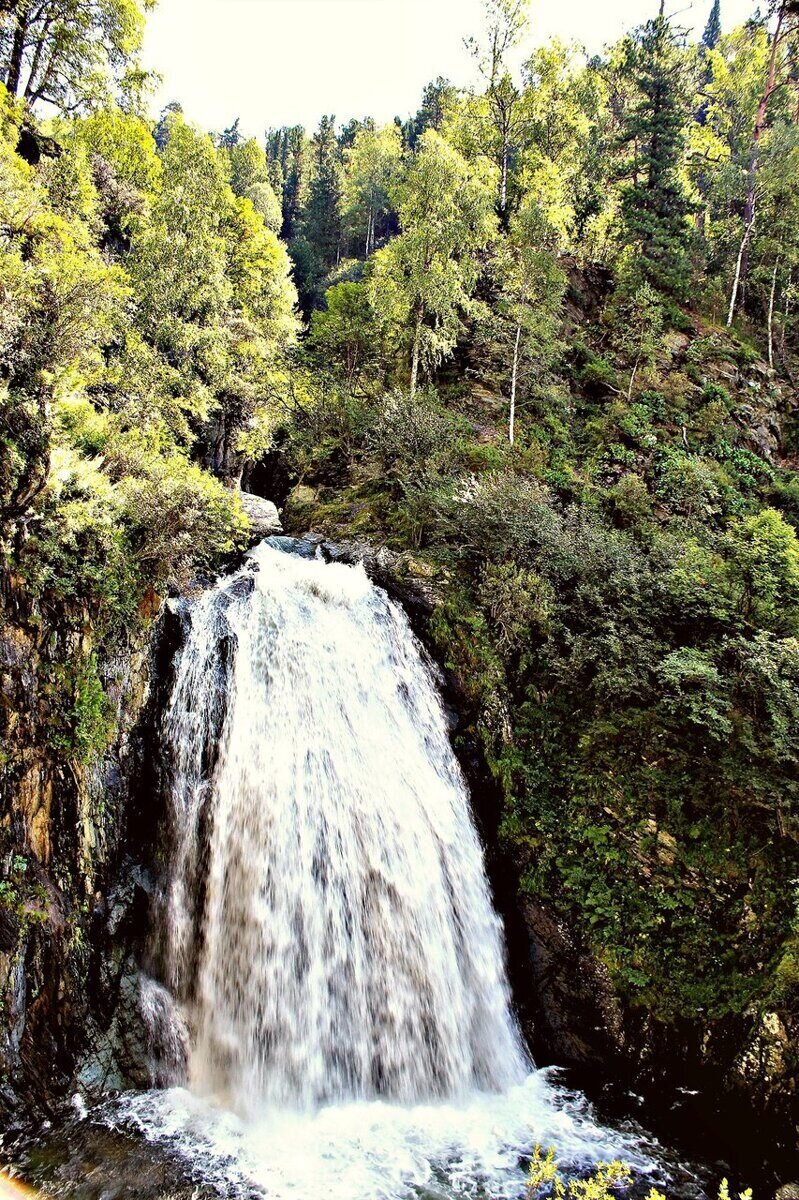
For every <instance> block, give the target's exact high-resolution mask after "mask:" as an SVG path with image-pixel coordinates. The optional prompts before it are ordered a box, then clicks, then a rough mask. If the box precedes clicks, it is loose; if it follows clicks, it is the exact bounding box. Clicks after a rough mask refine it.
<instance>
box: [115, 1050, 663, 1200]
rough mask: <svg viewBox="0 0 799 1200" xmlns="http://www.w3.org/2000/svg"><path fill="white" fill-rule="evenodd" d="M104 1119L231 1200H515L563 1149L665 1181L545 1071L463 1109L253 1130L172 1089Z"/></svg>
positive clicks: (283, 1119) (274, 1120)
mask: <svg viewBox="0 0 799 1200" xmlns="http://www.w3.org/2000/svg"><path fill="white" fill-rule="evenodd" d="M102 1119H103V1121H104V1122H105V1123H107V1124H108V1125H109V1126H111V1127H114V1128H119V1129H123V1130H126V1131H128V1132H133V1131H135V1132H136V1133H138V1134H139V1135H140V1136H142V1137H144V1138H145V1139H147V1141H148V1142H150V1143H152V1144H154V1145H157V1146H159V1147H160V1148H161V1149H162V1150H165V1151H167V1152H168V1153H170V1154H171V1155H173V1156H176V1157H177V1158H179V1159H182V1160H183V1161H184V1162H185V1163H186V1164H187V1166H188V1167H189V1168H190V1170H191V1173H192V1177H193V1178H196V1179H197V1180H198V1181H199V1182H202V1183H203V1184H204V1185H205V1186H206V1187H209V1186H210V1187H211V1188H213V1189H214V1190H215V1191H216V1192H217V1193H218V1194H219V1195H220V1196H225V1197H230V1198H231V1200H239V1198H245V1197H246V1198H248V1200H249V1198H250V1197H254V1196H264V1197H269V1198H270V1200H300V1198H302V1200H308V1198H309V1197H312V1196H319V1195H324V1196H325V1197H326V1198H327V1200H405V1198H407V1197H413V1196H424V1197H425V1198H430V1200H432V1198H435V1200H451V1198H454V1197H475V1198H477V1197H484V1198H490V1200H516V1198H517V1197H522V1196H524V1194H525V1184H526V1160H527V1158H528V1157H529V1155H530V1154H531V1152H532V1150H533V1148H534V1147H535V1146H536V1145H540V1146H541V1147H542V1148H543V1149H547V1148H549V1147H550V1146H554V1147H555V1152H556V1156H557V1159H558V1162H559V1164H560V1165H561V1169H562V1170H563V1171H564V1172H565V1173H566V1174H569V1173H574V1174H577V1173H580V1172H583V1171H585V1170H586V1169H589V1168H590V1167H591V1166H592V1165H593V1164H595V1163H597V1162H608V1161H612V1160H614V1159H622V1160H623V1161H625V1162H626V1163H627V1164H629V1166H630V1167H631V1168H632V1169H633V1171H634V1173H635V1174H636V1176H638V1177H643V1178H644V1180H645V1181H647V1182H648V1183H651V1184H656V1185H662V1184H665V1183H666V1181H667V1172H666V1170H665V1168H664V1167H663V1165H662V1156H661V1153H660V1151H659V1148H658V1146H657V1144H656V1143H655V1142H654V1141H652V1140H651V1139H648V1138H646V1136H645V1135H643V1134H642V1133H640V1132H636V1133H633V1132H627V1131H618V1130H611V1129H608V1128H606V1127H603V1126H602V1125H600V1124H598V1123H597V1122H596V1119H595V1118H594V1116H593V1115H592V1112H591V1108H590V1105H589V1104H588V1102H587V1101H586V1100H585V1098H584V1097H583V1096H581V1095H580V1094H579V1093H577V1092H572V1091H569V1090H568V1089H565V1088H562V1087H560V1086H559V1085H558V1083H557V1078H556V1074H555V1073H553V1072H550V1071H547V1070H543V1071H536V1072H533V1073H532V1074H530V1075H529V1076H528V1077H527V1079H526V1080H525V1081H524V1082H523V1083H522V1084H520V1085H519V1086H517V1087H513V1088H511V1089H509V1090H508V1091H507V1092H506V1093H504V1094H503V1095H491V1094H476V1095H474V1096H472V1097H471V1098H470V1099H468V1100H465V1101H464V1102H462V1103H457V1104H456V1103H435V1104H418V1105H410V1106H409V1105H399V1104H391V1103H387V1102H383V1101H353V1102H349V1103H342V1104H336V1105H330V1106H327V1107H322V1108H320V1109H318V1110H317V1111H314V1112H309V1113H301V1112H292V1111H288V1110H271V1111H265V1112H263V1113H262V1114H261V1115H260V1116H257V1117H254V1118H252V1119H249V1120H247V1121H243V1120H242V1119H240V1118H239V1117H237V1116H236V1115H234V1114H233V1113H231V1112H230V1111H227V1110H225V1109H224V1108H222V1107H218V1106H215V1105H214V1104H212V1103H210V1102H208V1101H204V1100H201V1099H199V1098H198V1097H197V1096H195V1095H193V1094H192V1093H190V1092H188V1091H186V1090H184V1089H182V1088H172V1089H169V1090H166V1091H161V1092H152V1091H151V1092H138V1093H128V1094H126V1095H124V1096H122V1097H120V1098H119V1099H117V1100H115V1101H113V1102H111V1103H109V1104H108V1105H106V1106H105V1107H104V1109H103V1112H102Z"/></svg>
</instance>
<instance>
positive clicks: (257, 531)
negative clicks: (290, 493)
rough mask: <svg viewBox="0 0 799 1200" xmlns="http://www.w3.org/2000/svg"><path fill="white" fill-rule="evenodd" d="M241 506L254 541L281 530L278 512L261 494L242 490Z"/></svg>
mask: <svg viewBox="0 0 799 1200" xmlns="http://www.w3.org/2000/svg"><path fill="white" fill-rule="evenodd" d="M241 507H242V508H243V509H244V511H245V513H246V514H247V517H248V519H249V522H250V529H251V530H252V533H253V537H254V538H255V540H256V541H260V539H261V538H266V537H273V536H274V535H275V534H276V533H282V532H283V526H282V524H281V522H280V514H279V513H278V511H277V509H276V508H275V506H274V504H273V503H272V501H271V500H264V498H263V497H262V496H254V495H253V494H252V492H242V493H241Z"/></svg>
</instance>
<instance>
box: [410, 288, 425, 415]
mask: <svg viewBox="0 0 799 1200" xmlns="http://www.w3.org/2000/svg"><path fill="white" fill-rule="evenodd" d="M423 318H424V308H422V307H420V308H419V311H418V313H417V314H416V326H415V328H414V334H413V355H412V358H411V395H412V396H415V395H416V383H417V380H418V378H419V347H420V343H421V340H422V320H423Z"/></svg>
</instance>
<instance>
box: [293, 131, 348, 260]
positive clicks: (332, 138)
mask: <svg viewBox="0 0 799 1200" xmlns="http://www.w3.org/2000/svg"><path fill="white" fill-rule="evenodd" d="M311 144H312V168H311V183H310V187H309V189H308V201H307V203H306V205H305V211H304V213H303V221H302V232H303V236H304V237H305V239H306V240H307V241H308V242H309V243H310V245H311V246H312V247H313V249H314V252H315V256H316V258H317V259H318V261H319V264H320V266H321V267H323V268H324V269H325V270H327V269H329V268H330V267H332V266H333V265H334V264H335V262H336V261H337V258H338V255H339V249H340V244H341V195H342V169H341V151H340V148H339V145H338V141H337V139H336V128H335V118H334V117H328V116H325V117H322V119H321V121H320V122H319V128H318V130H317V131H316V133H315V134H314V136H313V139H312V143H311Z"/></svg>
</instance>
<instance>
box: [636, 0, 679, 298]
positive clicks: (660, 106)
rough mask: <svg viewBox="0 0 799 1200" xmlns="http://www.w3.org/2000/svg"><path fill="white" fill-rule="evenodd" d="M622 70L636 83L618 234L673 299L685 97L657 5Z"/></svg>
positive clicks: (673, 43) (671, 39)
mask: <svg viewBox="0 0 799 1200" xmlns="http://www.w3.org/2000/svg"><path fill="white" fill-rule="evenodd" d="M622 71H623V72H624V73H625V74H626V75H628V77H629V78H630V79H631V80H632V81H633V83H634V85H635V87H634V93H633V99H632V101H631V102H630V103H629V104H628V106H627V108H626V110H625V112H624V114H623V117H622V129H621V143H622V145H623V146H624V147H625V148H626V149H627V152H628V158H627V161H626V163H625V165H624V170H623V174H624V175H626V176H627V179H628V182H627V185H626V187H625V188H624V190H623V193H622V204H621V211H622V239H623V241H624V243H625V244H626V245H627V246H629V247H632V248H633V249H634V250H635V251H636V253H637V255H638V269H639V271H640V274H641V276H642V278H643V279H645V280H646V281H647V282H649V283H651V284H652V286H653V287H655V288H656V289H657V290H658V291H661V292H664V293H666V294H669V295H674V296H677V297H679V296H681V295H683V294H684V293H685V290H686V288H687V283H688V278H689V274H690V259H689V238H690V230H689V225H688V221H687V217H688V214H689V212H690V211H691V205H690V202H689V199H688V196H687V194H686V191H685V188H684V185H683V183H682V180H681V178H680V166H681V163H682V157H683V150H684V137H685V135H684V126H685V121H686V110H687V98H686V88H685V78H684V75H685V72H684V60H683V57H682V55H681V53H680V50H679V48H678V46H677V40H676V36H675V33H674V31H673V30H672V28H671V26H670V24H669V22H668V20H667V18H666V17H665V16H664V15H663V12H662V11H661V13H660V14H659V15H658V16H657V17H656V18H655V19H654V20H652V21H647V23H646V24H645V25H644V26H642V28H641V29H640V30H638V31H637V33H636V34H635V35H634V36H633V38H632V39H631V40H630V42H629V44H628V48H627V54H626V56H625V62H624V64H623V67H622Z"/></svg>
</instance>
